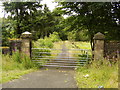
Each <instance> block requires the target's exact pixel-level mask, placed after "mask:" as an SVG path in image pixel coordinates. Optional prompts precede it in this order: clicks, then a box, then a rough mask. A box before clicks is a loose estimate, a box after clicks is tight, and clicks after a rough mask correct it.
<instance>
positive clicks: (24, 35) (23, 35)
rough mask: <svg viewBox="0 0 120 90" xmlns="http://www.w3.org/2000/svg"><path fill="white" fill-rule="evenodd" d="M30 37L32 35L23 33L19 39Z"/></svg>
mask: <svg viewBox="0 0 120 90" xmlns="http://www.w3.org/2000/svg"><path fill="white" fill-rule="evenodd" d="M31 37H32V33H30V32H28V31H26V32H23V33H22V35H21V38H31Z"/></svg>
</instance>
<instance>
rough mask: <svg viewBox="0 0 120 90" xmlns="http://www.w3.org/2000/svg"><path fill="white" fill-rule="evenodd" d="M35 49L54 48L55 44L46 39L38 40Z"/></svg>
mask: <svg viewBox="0 0 120 90" xmlns="http://www.w3.org/2000/svg"><path fill="white" fill-rule="evenodd" d="M33 47H34V48H52V47H53V42H52V41H51V40H50V39H49V38H47V37H45V39H38V40H37V41H36V42H34V43H33Z"/></svg>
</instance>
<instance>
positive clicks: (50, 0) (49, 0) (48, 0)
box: [0, 0, 57, 17]
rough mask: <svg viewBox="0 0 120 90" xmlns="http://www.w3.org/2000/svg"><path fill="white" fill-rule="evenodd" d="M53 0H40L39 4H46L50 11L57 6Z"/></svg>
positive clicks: (1, 13)
mask: <svg viewBox="0 0 120 90" xmlns="http://www.w3.org/2000/svg"><path fill="white" fill-rule="evenodd" d="M53 1H54V0H43V1H41V4H47V6H48V7H49V9H50V10H51V11H52V10H53V9H54V8H55V6H57V3H55V2H53ZM0 17H4V12H3V7H2V2H1V1H0Z"/></svg>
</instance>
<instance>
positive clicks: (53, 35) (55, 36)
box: [49, 32, 61, 42]
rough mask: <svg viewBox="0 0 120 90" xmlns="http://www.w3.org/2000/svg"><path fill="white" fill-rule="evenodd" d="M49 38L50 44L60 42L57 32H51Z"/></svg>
mask: <svg viewBox="0 0 120 90" xmlns="http://www.w3.org/2000/svg"><path fill="white" fill-rule="evenodd" d="M49 38H50V39H51V41H52V42H58V41H60V40H61V39H60V37H59V35H58V33H57V32H53V34H50V36H49Z"/></svg>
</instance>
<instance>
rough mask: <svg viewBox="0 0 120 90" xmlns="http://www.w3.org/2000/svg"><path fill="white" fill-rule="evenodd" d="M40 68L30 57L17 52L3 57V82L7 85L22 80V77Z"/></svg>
mask: <svg viewBox="0 0 120 90" xmlns="http://www.w3.org/2000/svg"><path fill="white" fill-rule="evenodd" d="M37 68H39V67H38V66H37V65H36V64H34V63H33V62H32V61H31V60H30V58H29V57H27V56H24V55H23V54H20V53H19V52H15V53H14V54H13V55H12V56H11V55H2V81H1V82H0V83H5V82H8V81H10V80H13V79H17V78H20V76H21V75H24V74H26V73H29V72H32V71H35V70H37Z"/></svg>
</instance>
